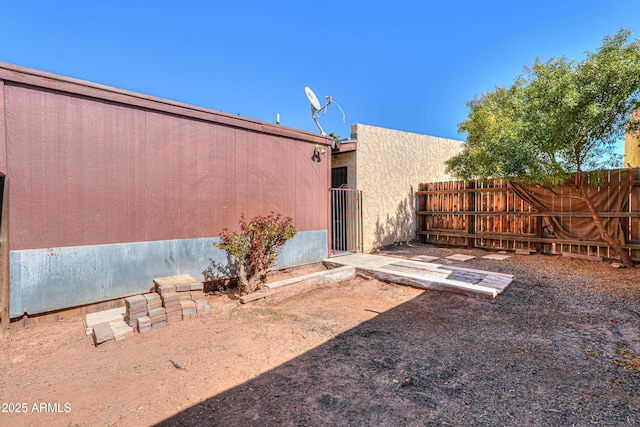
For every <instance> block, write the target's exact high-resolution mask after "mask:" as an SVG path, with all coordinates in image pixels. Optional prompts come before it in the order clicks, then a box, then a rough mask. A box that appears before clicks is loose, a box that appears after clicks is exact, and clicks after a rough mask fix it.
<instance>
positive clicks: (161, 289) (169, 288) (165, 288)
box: [156, 285, 176, 295]
mask: <svg viewBox="0 0 640 427" xmlns="http://www.w3.org/2000/svg"><path fill="white" fill-rule="evenodd" d="M156 291H157V292H158V293H159V294H160V295H165V294H167V293H171V292H175V291H176V287H175V285H159V286H156Z"/></svg>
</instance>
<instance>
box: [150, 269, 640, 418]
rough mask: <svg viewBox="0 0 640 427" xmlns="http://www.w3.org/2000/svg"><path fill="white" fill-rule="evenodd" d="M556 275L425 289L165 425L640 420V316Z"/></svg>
mask: <svg viewBox="0 0 640 427" xmlns="http://www.w3.org/2000/svg"><path fill="white" fill-rule="evenodd" d="M545 286H546V285H544V283H542V282H541V283H538V284H531V283H529V284H526V285H525V284H523V283H520V282H518V281H516V282H515V283H514V284H513V285H512V287H511V288H510V289H509V291H508V292H507V293H506V294H505V295H504V296H501V297H500V298H499V299H498V300H497V301H495V302H493V303H491V302H487V301H482V300H477V299H473V298H469V297H464V296H459V295H454V294H449V293H438V292H426V293H424V294H421V295H420V296H419V297H417V298H415V299H413V300H411V301H409V302H406V303H404V304H402V305H400V306H398V307H396V308H394V309H392V310H389V311H387V312H384V313H380V314H379V315H378V316H377V317H375V318H374V319H372V320H370V321H367V322H365V323H362V324H361V325H359V326H357V327H355V328H353V329H351V330H349V331H347V332H345V333H343V334H341V335H339V336H337V337H335V338H333V339H331V340H330V341H328V342H326V343H325V344H323V345H321V346H319V347H317V348H315V349H313V350H310V351H308V352H307V353H305V354H304V355H302V356H300V357H297V358H295V359H293V360H291V361H289V362H288V363H285V364H283V365H281V366H279V367H277V368H275V369H273V370H271V371H268V372H265V373H264V374H262V375H260V376H259V377H257V378H255V379H253V380H250V381H248V382H246V383H244V384H242V385H241V386H238V387H235V388H233V389H230V390H228V391H226V392H223V393H221V394H218V395H216V396H213V397H211V398H209V399H207V400H205V401H203V402H200V403H199V404H197V405H195V406H192V407H190V408H188V409H186V410H184V411H183V412H180V413H178V414H176V415H175V416H173V417H171V418H169V419H167V420H165V421H163V422H161V423H160V424H159V425H160V426H204V425H212V426H213V425H216V426H217V425H224V426H233V425H245V426H273V425H291V426H294V425H295V426H299V425H308V426H326V425H331V426H338V425H340V426H342V425H358V426H360V425H389V426H410V425H411V426H413V425H415V426H418V425H420V426H422V425H439V426H440V425H456V426H460V425H493V426H495V425H571V424H576V425H586V424H592V423H595V424H599V425H637V424H638V423H640V395H638V390H640V375H638V373H636V372H634V371H632V370H629V369H626V368H625V367H623V366H621V365H620V364H619V363H617V362H615V360H616V358H619V349H620V348H622V347H625V346H626V345H628V344H629V343H628V340H631V339H636V338H637V319H636V318H635V317H634V316H633V315H632V314H630V313H628V312H626V311H625V309H624V307H623V306H622V305H621V306H619V307H618V306H615V307H612V306H611V305H608V306H607V305H604V304H600V302H599V300H598V298H597V297H593V296H585V295H581V294H579V292H580V291H579V289H578V290H572V289H573V288H572V289H569V290H565V291H563V292H555V293H554V290H553V289H549V288H546V287H545ZM550 295H553V296H554V297H553V298H550ZM576 298H583V300H582V301H580V303H581V306H580V307H581V308H580V310H575V307H574V305H573V304H572V301H574V300H575V299H576ZM584 298H587V300H586V301H585V300H584ZM613 317H615V318H616V319H617V322H616V323H611V322H610V321H609V319H610V318H613ZM634 328H635V329H634ZM631 331H635V332H631ZM211 369H216V367H215V366H212V367H211Z"/></svg>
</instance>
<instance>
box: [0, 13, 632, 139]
mask: <svg viewBox="0 0 640 427" xmlns="http://www.w3.org/2000/svg"><path fill="white" fill-rule="evenodd" d="M622 27H625V28H630V29H634V30H636V32H635V33H634V34H633V38H638V37H640V1H638V0H609V1H602V0H599V1H591V0H585V1H573V0H571V1H563V0H554V1H547V0H541V1H529V2H518V1H513V0H511V1H482V2H480V1H449V2H429V1H394V2H387V1H378V0H369V1H366V2H364V1H349V0H341V1H333V0H325V1H315V2H303V1H271V2H269V1H249V0H234V1H233V2H231V1H227V2H218V1H189V0H183V1H181V2H166V1H161V0H157V1H136V0H134V1H131V0H129V1H118V0H114V1H108V2H106V1H105V2H92V1H86V0H85V1H82V2H80V1H56V2H54V1H31V0H21V1H6V2H3V5H2V12H1V13H0V61H1V62H8V63H13V64H18V65H22V66H26V67H31V68H36V69H40V70H44V71H49V72H53V73H57V74H62V75H65V76H70V77H75V78H80V79H83V80H89V81H92V82H96V83H101V84H106V85H111V86H115V87H118V88H123V89H127V90H132V91H136V92H141V93H144V94H149V95H153V96H158V97H162V98H167V99H171V100H175V101H179V102H184V103H188V104H194V105H198V106H203V107H207V108H212V109H215V110H222V111H224V112H228V113H232V114H241V115H243V116H247V117H251V118H254V119H259V120H264V121H269V122H274V121H275V119H276V114H277V113H279V114H280V117H281V124H282V125H286V126H291V127H295V128H299V129H304V130H308V131H312V132H316V131H317V128H316V127H315V125H314V123H313V121H312V119H311V114H310V109H309V104H308V102H307V99H306V97H305V94H304V87H305V86H309V87H311V88H312V89H313V90H314V91H315V93H316V95H317V96H318V98H319V99H320V101H321V102H323V101H324V97H325V96H327V95H331V96H333V99H334V100H335V101H337V102H338V103H339V104H340V106H341V107H342V108H343V109H344V111H345V113H346V124H343V123H342V115H341V113H340V111H339V110H338V109H337V108H335V107H334V106H331V107H329V109H328V111H327V113H326V115H325V116H323V117H321V118H320V122H321V124H322V126H323V128H324V129H325V130H326V131H327V133H328V132H331V131H333V132H335V133H336V134H338V135H340V136H341V137H347V136H349V133H350V124H352V123H365V124H370V125H375V126H382V127H388V128H393V129H399V130H404V131H410V132H416V133H423V134H429V135H435V136H441V137H446V138H454V139H464V135H460V134H458V132H457V127H458V123H460V122H461V121H462V120H464V119H465V118H466V116H467V114H468V109H467V107H466V105H465V102H466V101H469V100H471V99H473V97H474V96H475V95H479V94H482V93H483V92H487V91H491V90H493V88H494V87H495V86H496V85H508V84H510V83H511V82H512V81H513V79H514V78H515V77H516V76H517V75H519V74H521V73H522V71H523V66H525V65H530V64H532V63H533V62H534V61H535V59H536V58H538V57H539V58H540V59H542V60H547V59H549V58H551V57H558V56H563V55H565V56H568V57H570V58H574V59H578V60H579V59H582V58H583V57H584V52H585V51H593V50H595V49H597V47H598V46H599V45H600V44H601V42H602V38H603V36H605V35H613V34H614V33H615V32H617V31H618V29H620V28H622Z"/></svg>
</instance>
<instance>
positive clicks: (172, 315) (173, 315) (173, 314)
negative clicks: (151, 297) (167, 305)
mask: <svg viewBox="0 0 640 427" xmlns="http://www.w3.org/2000/svg"><path fill="white" fill-rule="evenodd" d="M166 316H167V319H174V318H176V317H182V311H180V310H178V311H167V314H166Z"/></svg>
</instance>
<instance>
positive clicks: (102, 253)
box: [10, 230, 328, 318]
mask: <svg viewBox="0 0 640 427" xmlns="http://www.w3.org/2000/svg"><path fill="white" fill-rule="evenodd" d="M214 241H219V240H218V238H202V239H185V240H166V241H155V242H139V243H121V244H112V245H97V246H76V247H67V248H50V249H32V250H24V251H11V253H10V266H11V299H10V305H11V307H10V316H11V317H12V318H14V317H19V316H22V315H23V314H24V313H28V314H38V313H45V312H48V311H54V310H60V309H63V308H69V307H75V306H79V305H84V304H91V303H96V302H100V301H107V300H110V299H115V298H121V297H125V296H129V295H135V294H139V293H143V292H147V291H148V290H149V288H150V287H151V286H152V283H153V278H155V277H162V276H172V275H176V274H189V275H191V276H193V277H195V278H199V279H201V278H202V271H203V270H204V269H206V268H207V267H208V266H209V265H210V260H211V259H213V260H214V261H215V262H216V263H218V264H220V265H226V264H227V257H226V253H225V252H223V251H221V250H219V249H216V248H214V247H213V242H214ZM327 254H328V232H327V230H317V231H303V232H299V233H298V234H296V235H295V236H294V237H293V238H292V239H291V240H289V241H288V242H287V243H286V245H285V246H284V247H283V248H282V253H281V254H280V257H279V258H278V260H277V263H276V267H275V268H276V269H283V268H289V267H294V266H298V265H304V264H311V263H314V262H319V261H321V260H322V259H324V258H326V256H327Z"/></svg>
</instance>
